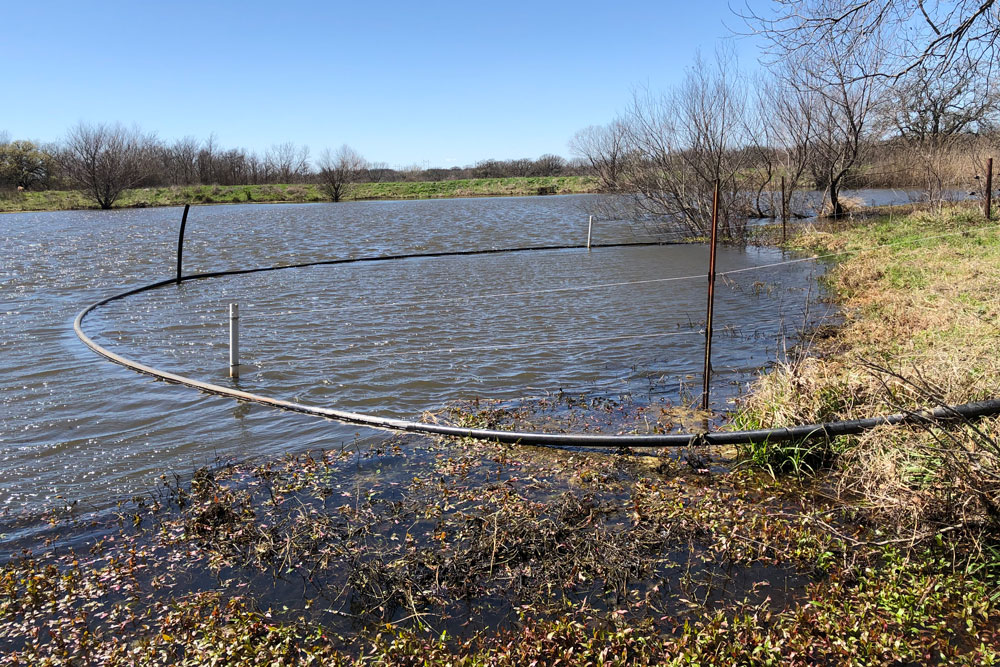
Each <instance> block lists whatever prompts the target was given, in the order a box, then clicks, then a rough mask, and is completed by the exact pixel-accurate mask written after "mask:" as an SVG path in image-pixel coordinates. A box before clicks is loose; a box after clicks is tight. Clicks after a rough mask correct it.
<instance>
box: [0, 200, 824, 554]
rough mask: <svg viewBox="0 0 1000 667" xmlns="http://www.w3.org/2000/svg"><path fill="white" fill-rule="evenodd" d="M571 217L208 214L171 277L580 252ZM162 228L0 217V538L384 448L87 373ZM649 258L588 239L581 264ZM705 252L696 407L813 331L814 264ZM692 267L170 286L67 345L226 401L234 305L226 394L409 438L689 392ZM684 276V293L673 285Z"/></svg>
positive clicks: (396, 205) (390, 209) (482, 204)
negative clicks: (356, 450)
mask: <svg viewBox="0 0 1000 667" xmlns="http://www.w3.org/2000/svg"><path fill="white" fill-rule="evenodd" d="M590 200H591V196H570V197H544V198H543V197H536V198H504V199H462V200H436V201H410V202H357V203H341V204H315V205H242V206H241V205H232V206H229V205H227V206H210V207H209V206H206V207H196V208H193V209H192V210H191V214H190V217H189V220H188V227H187V235H186V236H187V238H186V243H185V252H184V258H185V272H186V273H194V272H202V271H216V270H224V269H238V268H247V267H257V266H270V265H276V264H282V263H285V264H290V263H299V262H308V261H316V260H325V259H336V258H347V257H364V256H378V255H386V254H397V253H420V252H437V251H458V250H468V249H485V248H509V247H519V246H539V245H560V244H577V243H584V242H585V240H586V233H587V215H586V210H587V205H588V202H589V201H590ZM179 219H180V210H179V209H176V208H170V209H167V208H164V209H145V210H121V211H103V212H102V211H77V212H52V213H25V214H10V215H3V216H0V238H2V239H3V248H4V253H3V260H2V264H0V348H2V351H3V354H2V356H0V375H2V377H3V380H2V383H0V386H2V387H3V394H2V399H0V507H3V508H4V515H3V518H2V519H0V533H5V534H6V535H7V537H8V538H13V537H20V538H22V539H23V538H30V536H31V535H32V534H33V531H35V530H36V529H39V525H38V522H37V520H36V517H37V515H38V512H40V511H41V510H43V509H45V508H48V507H52V506H58V505H61V504H66V503H76V505H75V507H77V508H78V511H82V512H96V513H101V512H105V511H106V510H108V509H109V508H112V507H113V506H114V504H115V502H116V501H117V500H119V499H121V498H124V497H128V496H130V495H132V494H136V493H142V492H144V491H145V490H148V489H149V488H150V486H151V485H152V484H154V483H155V481H156V479H157V478H158V477H159V475H160V474H162V473H174V472H176V473H179V474H182V475H183V474H186V473H190V472H191V471H193V470H194V469H196V468H198V467H200V466H203V465H206V464H211V463H212V462H213V461H215V460H216V459H217V458H219V457H221V458H238V459H243V458H248V457H254V456H264V457H269V456H276V455H279V454H282V453H287V452H301V451H305V450H309V449H314V448H321V447H333V446H337V445H338V444H340V443H344V442H352V441H355V440H357V439H359V438H360V439H367V438H380V437H383V436H382V434H380V433H378V432H375V431H371V430H367V429H363V428H359V427H355V426H347V425H342V424H337V423H333V422H328V421H324V420H320V419H316V418H313V417H308V416H305V415H298V414H291V413H284V412H279V411H274V410H271V409H267V408H264V407H261V406H256V405H241V404H237V403H234V402H233V401H231V400H228V399H223V398H218V397H212V396H206V395H204V394H201V393H199V392H197V391H195V390H192V389H187V388H183V387H177V386H173V385H169V384H165V383H161V382H156V381H153V380H152V379H150V378H148V377H144V376H140V375H137V374H135V373H133V372H131V371H128V370H126V369H124V368H122V367H119V366H117V365H114V364H111V363H109V362H107V361H105V360H103V359H101V358H100V357H98V356H97V355H95V354H94V353H93V352H91V351H90V350H88V349H87V348H86V347H84V345H83V344H82V343H81V342H80V341H79V340H78V339H77V337H76V335H75V334H74V332H73V330H72V320H73V317H74V316H75V315H76V313H77V312H79V310H80V309H82V308H83V307H84V306H85V305H87V304H89V303H91V302H93V301H96V300H98V299H100V298H103V297H105V296H109V295H110V294H113V293H116V292H119V291H122V290H123V289H125V288H126V287H134V286H138V285H142V284H145V283H149V282H153V281H155V280H158V279H162V278H165V277H169V276H171V275H172V273H173V270H174V261H175V250H176V234H177V228H178V224H179ZM646 240H650V239H649V238H647V237H646V236H645V231H644V230H643V229H642V228H633V227H630V226H628V225H620V224H618V225H615V226H603V227H602V226H601V225H600V224H598V225H596V227H595V231H594V241H595V243H615V242H633V241H646ZM788 258H789V257H788V256H787V255H786V254H785V253H783V252H781V251H779V250H775V249H760V248H750V249H746V250H737V249H729V248H726V249H720V252H719V258H718V266H719V271H722V272H725V271H732V270H736V269H749V270H746V271H743V272H740V273H735V274H733V275H731V276H727V277H723V278H720V280H719V282H718V288H717V302H716V322H717V325H716V326H717V329H716V331H717V337H716V342H715V346H714V352H715V354H714V363H715V367H716V371H717V374H716V377H715V380H714V385H713V392H714V393H713V406H714V408H715V409H717V410H721V409H725V407H726V405H727V402H728V401H730V400H731V399H732V397H733V396H734V395H736V393H737V392H738V391H739V390H740V387H741V386H745V384H746V383H747V382H749V381H750V380H751V379H752V377H753V375H754V373H755V372H756V369H758V368H759V367H761V366H764V365H766V364H768V363H769V362H772V361H774V360H775V359H776V358H778V357H779V356H780V352H781V349H782V348H783V344H784V342H783V341H784V334H786V333H790V332H793V331H795V330H796V329H798V328H800V327H801V326H802V325H803V323H804V322H805V321H806V319H807V318H809V319H812V318H815V317H817V316H822V315H823V314H824V312H825V310H824V308H825V306H820V305H816V304H813V305H807V304H808V302H809V301H810V299H812V300H815V299H816V297H817V296H818V289H817V287H816V283H815V280H814V278H815V276H816V275H817V273H818V272H819V271H821V267H817V266H816V265H815V263H814V262H800V263H793V264H785V265H782V266H769V265H772V264H775V263H780V262H782V261H784V260H785V259H788ZM706 265H707V248H705V247H704V246H700V245H676V246H637V247H617V248H595V249H593V250H591V251H589V252H588V251H586V250H558V251H540V252H530V253H513V254H496V255H485V256H472V257H443V258H421V259H408V260H401V261H394V262H376V263H358V264H347V265H337V266H319V267H311V268H302V269H289V270H284V271H276V272H270V273H261V274H252V275H245V276H232V277H223V278H217V279H211V280H202V281H192V282H188V283H184V284H182V285H180V286H170V287H167V288H164V289H160V290H157V291H153V292H148V293H144V294H141V295H137V296H135V297H133V298H129V299H127V300H123V301H119V302H114V303H112V304H110V305H109V306H108V307H106V308H102V309H100V310H99V311H97V312H96V313H95V314H94V315H93V316H92V317H90V318H88V320H87V321H86V323H85V328H86V331H87V332H88V334H89V335H91V336H92V337H94V338H95V340H97V341H98V342H99V343H101V344H102V345H105V346H106V347H108V348H109V349H111V350H112V351H115V352H118V353H120V354H123V355H125V356H127V357H130V358H133V359H136V360H140V361H142V362H143V363H146V364H148V365H152V366H156V367H160V368H162V369H164V370H168V371H172V372H177V373H181V374H185V375H189V376H192V377H196V378H199V379H203V380H207V381H211V382H215V383H219V384H225V383H227V382H229V380H228V378H226V372H227V363H228V349H227V336H228V329H227V327H228V314H227V310H228V304H229V303H233V302H235V303H239V304H240V309H241V316H242V335H241V347H242V350H243V360H244V363H245V364H247V365H248V367H249V368H248V370H247V371H246V372H245V373H244V376H243V377H242V378H241V380H240V381H239V385H238V386H239V387H240V388H242V389H245V390H249V391H253V392H257V393H262V394H266V395H269V396H273V397H276V398H282V399H290V400H296V401H300V402H304V403H309V404H315V405H322V406H328V407H337V408H342V409H349V410H358V411H365V412H370V413H374V414H379V415H385V416H396V417H406V418H414V419H416V418H419V417H420V416H421V414H422V413H424V412H426V411H434V410H439V409H440V408H442V407H443V406H445V405H447V404H449V403H451V402H454V401H457V400H468V399H471V398H476V397H481V398H492V399H504V400H512V399H518V398H524V397H530V396H536V395H542V396H544V395H548V394H551V393H552V392H557V391H559V390H565V391H567V392H578V393H583V394H587V395H590V396H595V395H603V396H621V395H632V396H639V397H642V396H646V397H651V396H656V397H658V400H666V401H671V402H674V403H678V404H680V403H685V402H690V401H691V400H692V397H693V396H696V395H698V394H699V393H700V383H701V376H700V366H701V355H702V345H703V341H704V337H703V334H701V333H699V329H700V327H701V326H702V325H703V320H704V308H705V284H706V281H705V279H704V277H703V274H704V273H705V270H706ZM692 276H693V277H692Z"/></svg>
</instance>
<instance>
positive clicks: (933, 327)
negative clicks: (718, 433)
mask: <svg viewBox="0 0 1000 667" xmlns="http://www.w3.org/2000/svg"><path fill="white" fill-rule="evenodd" d="M998 231H1000V230H998V228H997V225H996V223H985V222H984V221H983V218H982V214H981V212H980V211H979V210H978V209H976V208H974V207H956V208H951V209H945V210H944V211H941V212H938V213H933V212H928V211H924V212H916V213H912V214H909V215H904V216H902V217H892V218H889V217H883V218H880V219H876V220H872V221H868V222H864V223H862V224H861V225H860V226H854V227H851V228H849V229H844V230H840V231H828V232H813V233H810V234H807V235H805V236H802V237H800V238H799V239H797V240H796V241H795V243H797V244H798V245H800V246H802V247H804V248H806V249H809V250H812V251H815V252H818V253H839V252H849V253H850V254H848V255H845V256H844V257H846V258H845V259H843V261H841V262H840V263H839V264H838V265H837V266H836V267H835V268H834V269H833V270H832V271H831V273H830V274H829V275H828V277H827V280H828V281H829V284H830V287H831V289H832V290H833V291H834V292H835V293H836V295H837V297H838V299H839V300H840V301H841V303H842V305H843V309H844V317H845V321H844V323H843V324H842V325H841V326H840V327H839V328H838V329H837V330H835V331H834V332H832V333H831V332H829V331H820V332H817V334H816V335H815V336H814V338H813V339H811V340H810V341H808V342H807V344H806V345H805V346H804V348H803V350H802V354H801V355H800V356H798V358H796V359H793V360H792V361H791V362H790V363H788V364H786V365H784V366H781V367H779V368H778V369H777V370H776V371H775V372H773V373H771V374H770V375H769V376H767V377H766V378H764V379H763V380H762V381H761V382H760V383H759V384H758V386H757V387H756V391H755V392H754V393H753V394H752V395H751V397H750V398H749V401H748V403H747V405H746V406H745V410H744V412H743V414H741V415H740V417H739V418H738V420H737V421H738V423H739V425H741V426H747V427H770V426H783V425H789V424H803V423H815V422H823V421H833V420H838V419H852V418H861V417H872V416H877V415H880V414H886V413H891V412H900V411H905V410H912V409H916V408H920V407H927V406H930V407H934V406H937V405H941V404H948V405H951V404H958V403H964V402H968V401H975V400H981V399H984V398H987V397H995V396H998V395H1000V358H998V356H997V354H996V349H997V345H998V343H1000V329H998V324H1000V290H997V287H996V286H997V285H998V284H1000V234H998ZM998 435H1000V430H998V420H997V419H996V418H991V419H987V420H985V421H983V422H981V423H979V424H976V425H972V424H968V425H961V426H957V427H954V428H949V429H940V428H937V427H930V426H927V427H914V428H908V429H900V428H892V429H890V428H886V429H879V430H875V431H872V432H869V433H868V434H866V435H864V436H860V437H856V438H844V439H841V440H838V441H836V442H834V443H832V444H831V445H830V447H825V448H823V449H822V450H820V449H815V448H814V450H813V451H810V452H808V455H807V458H808V459H811V462H813V463H816V462H820V461H823V460H832V461H834V462H835V467H834V471H835V474H836V476H837V480H838V482H837V483H838V487H839V489H840V490H841V492H842V493H844V494H854V495H857V496H859V497H862V498H865V499H866V500H867V502H868V503H869V504H870V506H871V508H872V509H873V510H877V511H878V513H880V514H881V515H883V518H884V519H885V520H887V521H891V522H893V523H897V524H901V525H905V526H907V527H908V528H909V529H910V530H911V531H913V533H914V534H933V533H935V532H937V531H940V530H945V529H947V530H949V531H963V532H968V531H971V532H975V531H984V533H990V534H992V533H993V532H995V531H997V530H998V529H1000V511H998V510H1000V506H998V505H997V502H998V500H997V499H998V498H1000V449H998V447H997V444H996V441H997V437H998ZM789 453H790V452H785V451H783V450H782V448H762V449H761V450H760V451H756V452H753V455H754V456H755V457H757V458H758V459H759V460H762V461H765V462H767V463H768V464H769V465H774V466H777V467H788V466H790V465H794V464H795V461H794V460H789V458H788V456H787V455H788V454H789ZM792 453H794V452H792ZM795 455H796V456H798V457H800V458H802V457H803V456H805V454H804V453H803V452H799V453H798V454H795ZM806 462H807V463H809V462H810V461H806ZM998 556H1000V552H998Z"/></svg>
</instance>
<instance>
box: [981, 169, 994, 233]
mask: <svg viewBox="0 0 1000 667" xmlns="http://www.w3.org/2000/svg"><path fill="white" fill-rule="evenodd" d="M992 206H993V158H988V159H987V160H986V203H985V204H984V205H983V208H984V211H985V213H986V219H987V220H989V219H990V208H991V207H992Z"/></svg>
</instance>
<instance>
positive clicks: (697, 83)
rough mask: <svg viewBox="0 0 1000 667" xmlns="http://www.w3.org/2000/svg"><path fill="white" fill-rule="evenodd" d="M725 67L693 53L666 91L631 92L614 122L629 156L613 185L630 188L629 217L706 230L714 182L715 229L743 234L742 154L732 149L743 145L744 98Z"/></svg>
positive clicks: (744, 162)
mask: <svg viewBox="0 0 1000 667" xmlns="http://www.w3.org/2000/svg"><path fill="white" fill-rule="evenodd" d="M731 64H732V63H731V61H730V60H728V59H727V58H725V57H722V56H720V57H718V58H717V59H716V61H715V63H713V64H708V63H705V62H704V61H703V60H701V59H700V58H699V59H698V60H697V61H696V63H695V65H694V67H692V68H691V69H690V70H689V71H688V73H687V76H686V77H685V79H684V82H683V83H682V84H681V86H680V87H678V88H677V89H675V90H673V91H672V92H670V93H668V94H666V95H661V96H654V95H651V94H648V93H647V94H644V95H636V96H635V99H634V100H633V103H632V106H631V108H630V109H629V110H628V111H627V113H626V114H625V116H624V117H623V118H622V119H621V121H620V123H621V124H622V126H623V127H624V131H625V147H626V150H625V152H626V154H627V155H628V159H626V160H625V161H624V165H625V166H624V169H623V172H622V173H621V174H620V177H619V188H618V190H619V191H620V192H625V193H632V197H631V198H630V201H631V207H632V209H633V210H634V212H633V213H632V214H631V215H630V216H629V217H640V216H642V215H646V216H649V217H653V218H657V219H659V220H661V221H663V222H664V224H666V225H667V226H668V228H675V229H676V228H677V227H680V228H681V229H685V230H687V231H689V232H693V233H696V234H706V233H707V232H708V231H709V229H710V222H711V217H712V200H713V193H714V189H715V183H716V182H718V183H719V187H720V201H719V228H720V233H721V235H722V236H723V238H729V239H739V238H742V236H743V231H744V230H745V226H746V220H747V211H748V206H747V196H746V192H745V190H744V187H743V183H742V181H741V178H740V172H741V170H742V169H743V168H744V167H745V166H746V165H747V158H748V155H747V153H746V152H745V151H742V150H738V149H739V148H741V147H742V146H743V145H745V137H743V136H742V131H743V129H744V125H743V116H744V113H745V107H746V99H745V95H744V93H743V92H742V91H743V89H744V86H743V85H742V82H740V81H739V80H738V79H739V75H738V73H736V72H735V70H734V69H733V68H732V67H731Z"/></svg>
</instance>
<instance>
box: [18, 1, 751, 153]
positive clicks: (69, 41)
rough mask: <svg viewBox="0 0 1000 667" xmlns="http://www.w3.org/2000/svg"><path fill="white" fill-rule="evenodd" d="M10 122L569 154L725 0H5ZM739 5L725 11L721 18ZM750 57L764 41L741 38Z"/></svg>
mask: <svg viewBox="0 0 1000 667" xmlns="http://www.w3.org/2000/svg"><path fill="white" fill-rule="evenodd" d="M2 21H3V26H4V27H3V30H2V31H0V35H2V36H0V71H2V72H3V85H2V90H3V91H4V92H3V95H2V97H0V131H2V130H6V131H7V132H8V133H9V134H10V135H11V137H12V138H27V139H35V140H40V141H54V140H57V139H59V138H61V137H62V136H64V135H65V132H66V130H67V129H68V128H69V127H70V126H72V125H75V124H76V123H77V122H79V121H86V122H100V121H104V122H115V121H120V122H123V123H125V124H132V123H137V124H139V125H140V126H141V127H142V128H143V129H146V130H149V131H155V132H156V133H157V134H158V135H159V136H160V137H161V138H163V139H167V140H170V139H175V138H179V137H183V136H185V135H193V136H195V137H198V138H199V139H203V138H205V137H206V136H208V134H209V133H211V132H215V133H216V136H217V138H218V141H219V144H220V145H221V146H223V147H226V148H228V147H234V146H242V147H246V148H249V149H253V150H259V151H262V150H264V149H265V148H266V147H267V146H269V145H271V144H274V143H280V142H285V141H293V142H295V143H297V144H307V145H308V146H309V147H310V149H311V151H312V155H313V157H315V156H317V155H318V154H319V153H320V151H321V150H322V149H323V148H325V147H331V148H336V147H337V146H339V145H341V144H343V143H347V144H350V145H351V146H352V147H354V148H355V149H356V150H358V151H359V152H360V153H362V154H363V155H364V156H365V157H367V158H368V159H370V160H376V161H384V162H387V163H389V165H390V166H402V165H410V164H419V165H422V166H453V165H466V164H472V163H474V162H476V161H477V160H480V159H483V158H488V157H493V158H500V159H508V158H516V157H537V156H539V155H541V154H543V153H556V154H559V155H564V156H569V150H568V148H567V145H566V144H567V141H568V140H569V138H570V137H571V136H572V135H573V133H574V132H576V131H577V130H579V129H581V128H583V127H585V126H587V125H593V124H602V123H606V122H608V121H609V120H611V119H612V118H613V117H614V115H615V114H616V113H617V112H618V111H619V110H621V109H622V108H623V107H624V106H625V105H626V104H627V102H628V100H629V98H630V95H631V91H632V90H633V89H634V88H635V87H637V86H649V87H651V88H653V89H662V88H667V87H669V86H670V85H672V84H674V83H676V82H677V81H678V80H679V78H680V77H681V76H682V75H683V71H684V68H685V67H686V66H688V64H690V62H691V61H692V59H693V57H694V55H695V53H696V52H697V51H698V50H699V49H700V50H701V51H702V53H703V54H705V55H708V56H710V55H711V54H712V53H713V51H714V49H715V48H716V45H717V44H718V43H719V42H720V40H722V39H725V38H727V36H729V35H730V31H729V30H728V29H727V27H726V26H727V25H728V26H732V27H735V28H739V27H741V25H742V24H741V23H740V22H739V20H738V19H736V18H735V17H733V15H732V14H731V13H730V10H729V6H728V4H727V3H726V2H725V1H720V0H702V1H701V2H666V1H662V0H661V1H660V2H653V1H649V2H646V1H643V2H639V1H631V0H620V1H619V2H581V1H577V2H561V1H560V2H547V1H545V0H541V1H539V2H504V3H499V2H497V3H492V2H476V1H467V2H461V3H453V2H367V3H358V2H350V3H348V2H336V1H333V0H327V1H325V2H319V1H317V2H312V1H299V0H288V1H285V2H274V1H270V2H258V1H253V0H248V1H245V2H187V1H181V2H147V1H145V0H131V1H128V2H124V1H100V0H95V1H93V2H80V1H79V0H75V1H74V2H61V1H57V2H53V1H45V2H8V3H5V4H4V8H3V10H2ZM724 22H725V24H724ZM735 45H736V49H737V51H738V52H739V54H740V58H741V61H742V62H743V63H744V64H745V65H750V66H754V65H755V64H756V55H755V53H756V52H755V50H754V47H753V45H752V44H751V43H749V42H748V41H746V40H736V41H735Z"/></svg>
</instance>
